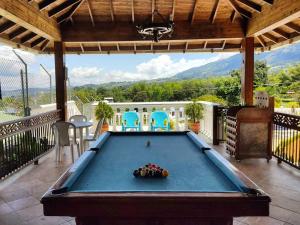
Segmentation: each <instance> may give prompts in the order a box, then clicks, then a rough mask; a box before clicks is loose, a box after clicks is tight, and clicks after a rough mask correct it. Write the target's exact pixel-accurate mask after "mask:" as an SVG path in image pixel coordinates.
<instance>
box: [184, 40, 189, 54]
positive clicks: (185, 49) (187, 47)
mask: <svg viewBox="0 0 300 225" xmlns="http://www.w3.org/2000/svg"><path fill="white" fill-rule="evenodd" d="M188 49H189V42H186V43H185V48H184V52H186V51H187V50H188Z"/></svg>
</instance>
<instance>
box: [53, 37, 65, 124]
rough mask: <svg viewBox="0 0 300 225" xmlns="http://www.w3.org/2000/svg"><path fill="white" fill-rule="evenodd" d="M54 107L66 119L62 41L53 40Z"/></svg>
mask: <svg viewBox="0 0 300 225" xmlns="http://www.w3.org/2000/svg"><path fill="white" fill-rule="evenodd" d="M54 58H55V82H56V109H59V110H61V113H60V117H61V119H62V120H63V121H66V120H67V82H66V81H67V78H66V71H65V58H64V46H63V42H54Z"/></svg>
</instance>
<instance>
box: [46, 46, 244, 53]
mask: <svg viewBox="0 0 300 225" xmlns="http://www.w3.org/2000/svg"><path fill="white" fill-rule="evenodd" d="M208 47H209V48H206V49H204V48H203V45H202V46H201V45H195V46H194V45H193V46H192V45H191V47H190V48H189V49H188V52H224V51H225V52H227V51H230V52H232V51H233V50H235V51H239V49H240V44H226V46H225V49H222V48H221V45H220V44H210V45H209V46H208ZM84 49H85V52H84V54H95V53H99V51H98V48H97V46H91V47H85V48H84ZM65 50H66V52H67V53H68V54H80V53H82V51H81V48H80V47H66V49H65ZM49 51H53V49H49ZM166 51H167V45H156V46H155V47H154V49H153V50H151V48H149V45H148V46H139V47H138V48H137V50H136V52H134V50H133V49H132V48H130V47H127V48H126V49H125V48H124V50H121V51H120V52H118V51H117V50H116V48H115V46H105V49H103V50H102V52H101V53H102V54H134V53H136V54H140V53H156V52H157V53H164V52H166ZM182 51H183V48H182V45H174V46H172V48H171V49H170V51H169V52H174V53H175V52H180V53H182Z"/></svg>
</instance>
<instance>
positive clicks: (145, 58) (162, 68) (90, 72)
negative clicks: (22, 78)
mask: <svg viewBox="0 0 300 225" xmlns="http://www.w3.org/2000/svg"><path fill="white" fill-rule="evenodd" d="M16 51H17V52H18V54H20V55H21V57H22V58H23V59H24V60H25V61H26V63H28V70H29V73H30V75H31V76H30V78H32V79H30V86H31V87H43V86H47V85H48V83H49V82H48V79H49V78H48V76H47V75H46V74H45V72H44V71H43V70H42V69H41V67H40V64H42V65H43V66H44V67H45V68H46V69H47V70H48V71H49V72H50V74H53V76H54V71H55V70H54V56H53V55H39V54H32V53H28V52H25V51H21V50H16ZM234 54H236V53H185V54H183V53H178V54H177V53H176V54H175V53H172V54H120V55H113V54H110V55H106V54H105V55H96V54H94V55H90V54H88V55H66V65H67V67H68V76H69V79H70V82H71V85H72V86H80V85H85V84H101V83H108V82H118V81H138V80H150V79H157V78H167V77H171V76H173V75H175V74H177V73H179V72H182V71H184V70H187V69H190V68H192V67H198V66H202V65H205V64H207V63H210V62H213V61H217V60H220V59H223V58H228V57H230V56H232V55H234ZM0 58H5V59H10V60H17V58H16V56H15V55H14V53H13V52H12V48H11V47H9V46H5V45H0ZM0 76H1V71H0ZM11 83H14V82H11ZM12 86H13V84H12Z"/></svg>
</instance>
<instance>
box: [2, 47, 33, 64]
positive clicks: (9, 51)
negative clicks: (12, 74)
mask: <svg viewBox="0 0 300 225" xmlns="http://www.w3.org/2000/svg"><path fill="white" fill-rule="evenodd" d="M15 51H16V52H17V54H19V55H20V56H21V58H22V59H23V60H24V61H25V62H26V63H27V64H33V63H35V62H36V55H35V54H33V53H30V52H26V51H23V50H20V49H15ZM0 57H1V58H4V59H6V60H15V61H20V60H19V59H18V57H17V56H16V55H15V54H14V53H13V48H12V47H10V46H5V45H0Z"/></svg>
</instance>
